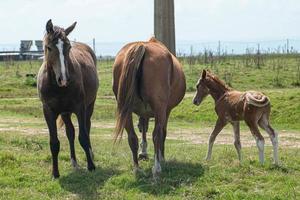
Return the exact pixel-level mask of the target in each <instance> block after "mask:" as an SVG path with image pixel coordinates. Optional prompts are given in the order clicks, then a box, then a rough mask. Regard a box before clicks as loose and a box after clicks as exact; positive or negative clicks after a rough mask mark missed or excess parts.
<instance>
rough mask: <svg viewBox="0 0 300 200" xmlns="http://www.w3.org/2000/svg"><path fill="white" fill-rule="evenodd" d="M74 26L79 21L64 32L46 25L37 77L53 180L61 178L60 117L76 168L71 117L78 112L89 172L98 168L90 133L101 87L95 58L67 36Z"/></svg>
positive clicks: (89, 49) (82, 143)
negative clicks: (41, 61)
mask: <svg viewBox="0 0 300 200" xmlns="http://www.w3.org/2000/svg"><path fill="white" fill-rule="evenodd" d="M75 25H76V22H75V23H74V24H72V25H71V26H70V27H68V28H66V29H63V28H60V27H57V26H53V24H52V22H51V20H49V21H48V22H47V25H46V31H47V33H46V35H45V37H44V62H43V64H42V66H41V68H40V70H39V74H38V78H37V79H38V92H39V97H40V99H41V101H42V103H43V111H44V117H45V120H46V122H47V125H48V128H49V134H50V149H51V154H52V164H53V168H52V175H53V177H54V178H57V177H59V171H58V160H57V157H58V153H59V149H60V143H59V140H58V138H57V125H56V120H57V118H58V116H59V115H61V118H62V120H63V122H64V124H65V126H66V134H67V137H68V140H69V144H70V153H71V162H72V165H73V167H77V161H76V156H75V149H74V139H75V133H74V126H73V124H72V121H71V114H72V113H75V115H76V116H77V119H78V124H79V142H80V145H81V146H82V148H83V149H84V151H85V154H86V158H87V167H88V170H94V169H95V165H94V163H93V153H92V147H91V142H90V136H89V133H90V128H91V116H92V113H93V110H94V103H95V99H96V95H97V90H98V86H99V83H98V76H97V70H96V56H95V54H94V52H93V51H92V49H91V48H90V47H88V46H87V45H85V44H82V43H77V42H76V43H72V44H71V43H70V41H69V39H68V38H67V36H68V35H69V34H70V32H72V30H73V29H74V27H75Z"/></svg>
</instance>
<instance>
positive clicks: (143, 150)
mask: <svg viewBox="0 0 300 200" xmlns="http://www.w3.org/2000/svg"><path fill="white" fill-rule="evenodd" d="M141 154H142V155H147V142H145V141H142V142H141Z"/></svg>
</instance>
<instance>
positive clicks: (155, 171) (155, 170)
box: [152, 167, 161, 180]
mask: <svg viewBox="0 0 300 200" xmlns="http://www.w3.org/2000/svg"><path fill="white" fill-rule="evenodd" d="M160 174H161V168H155V167H153V168H152V175H153V178H154V180H157V179H159V178H160Z"/></svg>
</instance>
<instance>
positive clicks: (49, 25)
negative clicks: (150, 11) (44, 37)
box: [46, 19, 53, 33]
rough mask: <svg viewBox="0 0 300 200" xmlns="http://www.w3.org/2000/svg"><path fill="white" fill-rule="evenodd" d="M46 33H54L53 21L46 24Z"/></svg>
mask: <svg viewBox="0 0 300 200" xmlns="http://www.w3.org/2000/svg"><path fill="white" fill-rule="evenodd" d="M46 31H47V33H53V24H52V20H51V19H49V20H48V22H47V24H46Z"/></svg>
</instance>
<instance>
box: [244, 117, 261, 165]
mask: <svg viewBox="0 0 300 200" xmlns="http://www.w3.org/2000/svg"><path fill="white" fill-rule="evenodd" d="M246 124H247V125H248V127H249V128H250V131H251V133H252V135H253V137H254V138H255V140H256V146H257V148H258V151H259V162H260V164H262V165H263V164H264V159H265V158H264V145H265V139H264V137H263V136H262V135H261V133H260V131H259V129H258V126H257V122H254V121H246Z"/></svg>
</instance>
